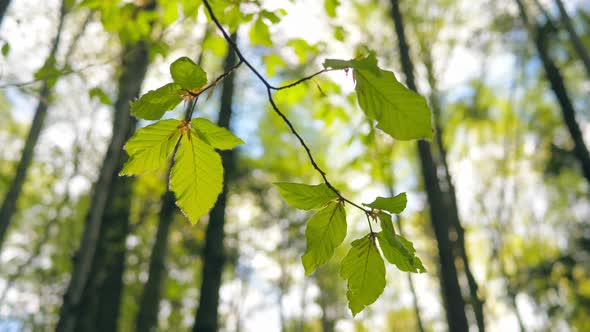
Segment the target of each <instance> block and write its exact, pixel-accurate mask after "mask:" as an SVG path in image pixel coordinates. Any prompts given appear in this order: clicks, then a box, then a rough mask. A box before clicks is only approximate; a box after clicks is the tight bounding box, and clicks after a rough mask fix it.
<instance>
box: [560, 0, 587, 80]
mask: <svg viewBox="0 0 590 332" xmlns="http://www.w3.org/2000/svg"><path fill="white" fill-rule="evenodd" d="M555 3H556V4H557V8H559V16H560V18H561V23H562V24H563V26H564V27H565V29H566V30H567V33H568V35H569V37H570V40H571V42H572V45H573V47H574V50H575V51H576V53H577V54H578V56H579V57H580V60H582V64H583V65H584V69H586V74H587V75H588V79H590V55H589V54H588V50H587V49H586V47H585V46H584V43H583V42H582V39H580V36H578V33H577V32H576V29H575V28H574V24H573V22H572V20H571V18H570V16H569V14H568V13H567V10H565V6H564V5H563V1H561V0H555Z"/></svg>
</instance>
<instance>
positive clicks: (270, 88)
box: [199, 0, 371, 227]
mask: <svg viewBox="0 0 590 332" xmlns="http://www.w3.org/2000/svg"><path fill="white" fill-rule="evenodd" d="M203 4H204V5H205V7H206V9H207V12H208V13H209V16H210V17H211V20H212V21H213V23H215V25H216V26H217V29H218V30H219V31H220V32H221V34H223V37H224V38H225V40H226V41H227V43H228V44H229V45H230V47H231V48H232V49H233V50H234V52H236V55H237V56H238V58H239V59H240V61H239V63H238V64H240V63H244V64H245V65H246V66H247V67H248V68H249V69H250V71H251V72H252V73H253V74H254V75H256V77H258V79H259V80H260V82H262V84H264V86H265V87H266V92H267V96H268V102H269V103H270V105H271V106H272V109H273V110H274V112H275V113H276V114H277V115H278V116H279V117H280V118H281V119H282V120H283V122H284V123H285V124H286V125H287V127H289V129H290V130H291V132H292V133H293V135H295V137H297V139H298V140H299V143H300V144H301V146H303V149H305V152H306V153H307V157H308V158H309V162H310V163H311V165H312V166H313V168H314V169H315V170H316V171H317V172H318V173H320V175H321V176H322V179H323V180H324V183H325V184H326V185H327V186H328V188H330V190H332V191H333V192H334V193H335V194H336V195H338V198H340V199H341V200H343V201H345V202H347V203H348V204H350V205H352V206H354V207H356V208H357V209H359V210H361V211H363V212H364V213H365V215H366V216H367V218H368V215H369V213H370V212H371V211H370V210H367V209H365V208H363V207H362V206H360V205H358V204H356V203H354V202H353V201H351V200H349V199H347V198H345V197H344V196H342V194H341V193H340V191H338V189H336V187H334V185H332V183H330V181H329V180H328V178H327V176H326V172H325V171H324V170H323V169H321V168H320V167H319V166H318V164H317V163H316V161H315V159H314V157H313V155H312V154H311V150H310V149H309V147H308V145H307V143H305V140H303V137H301V135H300V134H299V133H298V132H297V130H296V129H295V127H294V126H293V124H292V123H291V121H290V120H289V119H288V118H287V116H286V115H285V114H284V113H283V112H281V110H280V109H279V108H278V106H277V104H276V103H275V101H274V99H273V96H272V91H273V90H277V91H278V90H283V89H288V88H291V87H293V86H295V85H298V84H300V83H302V82H305V81H307V80H310V79H312V78H313V77H315V76H317V75H320V74H322V73H324V72H327V71H329V70H330V69H323V70H320V71H319V72H317V73H315V74H312V75H310V76H307V77H304V78H302V79H300V80H298V81H295V82H293V83H291V84H287V85H284V86H280V87H275V86H273V85H271V84H270V83H269V82H268V80H266V79H265V78H264V76H262V74H260V72H259V71H258V70H256V68H254V66H253V65H252V64H251V63H250V62H249V61H248V60H247V59H246V58H245V57H244V55H243V54H242V52H241V51H240V49H239V48H238V45H236V43H235V42H234V41H233V40H232V39H231V38H230V36H229V34H228V33H227V32H226V31H225V29H224V28H223V26H222V25H221V23H220V22H219V19H218V18H217V16H215V14H214V13H213V9H212V8H211V5H210V4H209V1H208V0H203ZM207 88H209V87H207ZM203 91H204V90H203ZM203 91H200V92H199V93H202V92H203ZM370 226H371V225H370V224H369V227H370Z"/></svg>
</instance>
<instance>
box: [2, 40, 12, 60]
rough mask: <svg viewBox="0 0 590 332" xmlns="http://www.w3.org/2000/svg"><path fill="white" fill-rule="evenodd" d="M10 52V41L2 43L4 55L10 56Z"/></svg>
mask: <svg viewBox="0 0 590 332" xmlns="http://www.w3.org/2000/svg"><path fill="white" fill-rule="evenodd" d="M9 52H10V44H9V43H4V45H2V56H3V57H6V56H8V53H9Z"/></svg>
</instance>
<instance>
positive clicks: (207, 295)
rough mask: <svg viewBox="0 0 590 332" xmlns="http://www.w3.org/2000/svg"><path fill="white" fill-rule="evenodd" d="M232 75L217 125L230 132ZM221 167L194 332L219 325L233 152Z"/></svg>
mask: <svg viewBox="0 0 590 332" xmlns="http://www.w3.org/2000/svg"><path fill="white" fill-rule="evenodd" d="M232 39H233V40H234V41H235V40H236V34H235V33H234V34H232ZM236 61H237V60H236V55H235V53H234V52H233V51H232V50H231V48H228V53H227V56H226V58H225V60H224V64H223V67H224V71H229V70H230V68H231V67H233V66H234V65H235V64H236ZM234 77H235V76H234V74H232V75H229V76H228V77H226V78H225V80H224V81H223V88H222V92H221V105H220V111H219V118H218V120H217V124H218V125H219V126H221V127H224V128H230V125H231V116H232V103H233V93H234ZM221 158H222V161H223V167H224V169H225V181H224V182H223V190H222V192H221V194H220V195H219V197H218V198H217V202H216V203H215V206H214V207H213V209H212V210H211V213H209V224H208V225H207V231H206V237H205V248H204V251H203V258H202V259H203V270H202V274H201V275H202V278H203V280H202V283H201V291H200V293H199V307H198V308H197V313H196V317H195V323H194V325H193V331H194V332H214V331H217V330H218V329H219V324H218V306H219V288H220V287H221V276H222V272H223V265H224V263H225V253H224V243H223V242H224V241H223V240H224V237H225V233H224V229H223V227H224V223H225V207H226V201H227V191H228V186H229V184H230V183H231V182H232V179H233V177H234V173H235V171H236V164H235V152H234V151H233V150H230V151H221Z"/></svg>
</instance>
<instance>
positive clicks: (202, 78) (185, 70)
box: [170, 56, 207, 90]
mask: <svg viewBox="0 0 590 332" xmlns="http://www.w3.org/2000/svg"><path fill="white" fill-rule="evenodd" d="M170 75H172V79H173V80H174V82H175V83H178V84H180V86H181V87H182V88H183V89H187V90H197V89H199V88H201V87H202V86H203V85H205V84H207V73H205V71H204V70H203V69H201V67H199V66H197V64H196V63H194V62H193V60H191V59H189V58H187V57H185V56H184V57H181V58H178V59H177V60H176V61H174V62H173V63H172V64H171V65H170Z"/></svg>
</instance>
